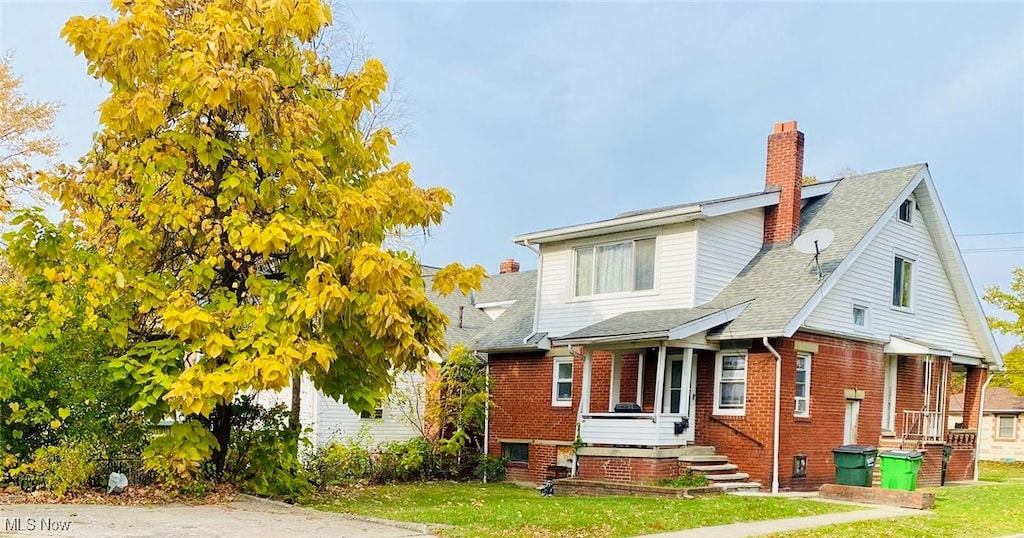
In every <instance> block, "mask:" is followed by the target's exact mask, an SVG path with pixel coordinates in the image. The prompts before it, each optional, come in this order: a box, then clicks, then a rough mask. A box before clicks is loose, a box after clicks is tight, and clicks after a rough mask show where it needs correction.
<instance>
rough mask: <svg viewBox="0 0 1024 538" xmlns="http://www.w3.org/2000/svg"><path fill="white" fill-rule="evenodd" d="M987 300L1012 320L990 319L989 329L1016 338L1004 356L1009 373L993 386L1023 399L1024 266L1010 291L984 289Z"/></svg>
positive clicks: (1003, 374) (1016, 272)
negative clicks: (1010, 391)
mask: <svg viewBox="0 0 1024 538" xmlns="http://www.w3.org/2000/svg"><path fill="white" fill-rule="evenodd" d="M985 300H986V301H988V302H989V303H990V304H992V305H993V306H996V307H998V308H1000V309H1002V310H1004V311H1006V312H1008V313H1009V314H1010V318H1009V319H1001V318H998V317H995V316H992V317H989V320H988V324H989V326H990V327H991V328H992V329H993V330H996V331H999V332H1000V333H1002V334H1005V335H1007V336H1012V337H1014V338H1016V339H1017V342H1016V343H1015V344H1014V346H1013V348H1011V349H1010V351H1008V352H1006V354H1005V355H1003V365H1004V366H1005V367H1006V371H1005V372H1003V373H997V375H996V377H995V378H993V380H992V384H993V385H996V386H1002V387H1009V388H1010V390H1012V391H1013V392H1014V393H1016V394H1018V395H1020V396H1024V267H1017V268H1016V269H1014V270H1013V275H1012V277H1011V280H1010V288H1009V289H1007V290H1004V289H1002V288H1000V287H999V286H992V287H991V288H989V289H987V290H985Z"/></svg>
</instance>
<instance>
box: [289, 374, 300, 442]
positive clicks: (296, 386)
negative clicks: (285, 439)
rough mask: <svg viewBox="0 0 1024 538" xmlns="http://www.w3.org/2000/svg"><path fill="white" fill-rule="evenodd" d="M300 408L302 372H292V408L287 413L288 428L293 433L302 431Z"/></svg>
mask: <svg viewBox="0 0 1024 538" xmlns="http://www.w3.org/2000/svg"><path fill="white" fill-rule="evenodd" d="M301 408H302V371H301V370H295V371H294V372H292V408H291V410H290V412H289V413H288V427H289V428H291V429H292V430H293V431H296V432H299V431H302V420H301V417H300V416H299V411H300V410H301Z"/></svg>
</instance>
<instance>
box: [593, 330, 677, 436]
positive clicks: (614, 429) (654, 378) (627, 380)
mask: <svg viewBox="0 0 1024 538" xmlns="http://www.w3.org/2000/svg"><path fill="white" fill-rule="evenodd" d="M684 345H685V344H684V343H679V342H676V343H672V342H659V343H657V345H656V346H638V347H614V348H612V349H600V348H597V347H596V346H589V347H588V348H587V349H586V352H585V353H584V354H583V357H582V359H583V382H582V387H581V397H580V411H579V418H578V423H579V439H580V441H582V442H583V443H584V444H586V445H588V446H611V447H650V448H655V447H656V448H668V447H683V446H686V445H687V444H690V443H692V442H693V440H694V424H695V422H696V421H695V417H694V414H695V406H694V404H695V401H696V386H697V366H696V360H697V356H696V354H695V352H694V351H695V348H694V347H693V345H692V344H691V345H690V346H689V347H684ZM595 351H598V352H606V353H610V354H611V361H610V362H611V364H610V372H608V371H607V370H606V372H607V374H606V375H602V376H601V377H602V379H606V380H608V386H599V387H595V386H593V383H592V380H593V378H594V376H593V368H594V360H593V354H594V352H595ZM598 398H600V400H598Z"/></svg>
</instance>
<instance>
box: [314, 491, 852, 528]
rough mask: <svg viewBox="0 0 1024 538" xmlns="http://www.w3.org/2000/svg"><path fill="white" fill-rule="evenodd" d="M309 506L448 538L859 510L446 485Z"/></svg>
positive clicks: (796, 502)
mask: <svg viewBox="0 0 1024 538" xmlns="http://www.w3.org/2000/svg"><path fill="white" fill-rule="evenodd" d="M309 504H310V506H312V507H314V508H318V509H320V510H329V511H335V512H344V513H351V514H358V515H364V516H374V517H380V518H387V519H394V520H400V521H412V522H417V523H427V524H432V525H448V526H450V527H444V528H438V529H436V530H435V531H434V532H435V533H437V534H439V535H441V536H446V537H459V536H533V537H547V536H573V537H579V536H602V537H604V536H608V537H611V536H636V535H639V534H650V533H658V532H667V531H673V530H682V529H688V528H694V527H707V526H712V525H727V524H729V523H736V522H741V521H757V520H765V519H777V518H784V517H798V516H810V515H817V514H825V513H829V512H840V511H848V510H854V509H856V508H853V507H849V506H842V505H836V504H826V503H820V502H815V501H808V500H803V499H784V498H775V499H768V498H763V497H737V496H733V495H721V496H716V497H699V498H695V499H680V500H666V499H655V498H642V497H558V496H556V497H547V498H545V497H541V496H540V495H539V494H538V493H537V491H535V490H532V489H529V488H522V487H518V486H514V485H511V484H486V485H485V484H463V483H449V482H439V483H427V484H402V485H388V486H366V487H359V486H350V487H345V488H338V489H334V490H332V491H331V492H330V493H325V494H321V495H320V496H318V497H317V498H315V499H313V500H311V501H309Z"/></svg>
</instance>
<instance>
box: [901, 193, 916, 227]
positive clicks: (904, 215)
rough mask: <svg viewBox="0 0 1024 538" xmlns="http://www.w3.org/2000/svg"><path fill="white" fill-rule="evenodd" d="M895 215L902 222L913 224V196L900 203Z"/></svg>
mask: <svg viewBox="0 0 1024 538" xmlns="http://www.w3.org/2000/svg"><path fill="white" fill-rule="evenodd" d="M897 217H898V218H899V219H900V221H902V222H906V223H907V224H913V222H914V199H913V198H907V199H906V200H903V203H902V204H900V211H899V213H897Z"/></svg>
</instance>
